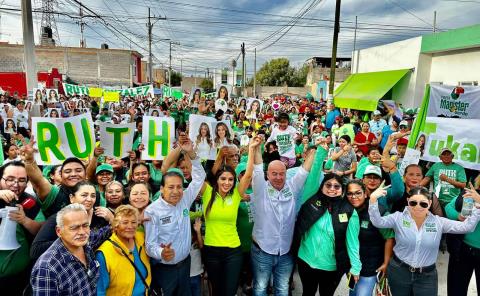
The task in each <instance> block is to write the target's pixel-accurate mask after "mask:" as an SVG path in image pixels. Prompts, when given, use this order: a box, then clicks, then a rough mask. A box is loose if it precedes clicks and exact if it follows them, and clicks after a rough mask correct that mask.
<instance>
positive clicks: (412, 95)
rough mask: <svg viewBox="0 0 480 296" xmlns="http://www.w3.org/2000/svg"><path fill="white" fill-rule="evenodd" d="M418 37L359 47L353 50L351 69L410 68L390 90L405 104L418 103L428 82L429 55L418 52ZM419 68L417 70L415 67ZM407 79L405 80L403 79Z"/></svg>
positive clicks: (419, 43) (355, 71)
mask: <svg viewBox="0 0 480 296" xmlns="http://www.w3.org/2000/svg"><path fill="white" fill-rule="evenodd" d="M421 45H422V37H416V38H411V39H407V40H402V41H398V42H394V43H390V44H385V45H380V46H375V47H371V48H366V49H361V50H357V51H355V52H353V55H352V73H366V72H378V71H390V70H399V69H410V68H413V69H414V71H413V72H412V73H411V74H410V76H409V77H406V78H407V79H408V80H407V81H402V84H400V85H398V86H396V89H394V90H393V94H394V96H396V97H394V98H393V99H395V100H396V101H398V102H400V103H402V104H403V105H404V106H406V107H412V106H418V105H420V103H421V100H422V98H423V90H424V87H425V83H427V82H428V76H429V74H428V71H429V69H430V68H429V67H428V65H429V63H430V60H429V58H430V57H429V56H428V55H422V56H420V50H421ZM419 69H420V70H419ZM407 82H408V83H407Z"/></svg>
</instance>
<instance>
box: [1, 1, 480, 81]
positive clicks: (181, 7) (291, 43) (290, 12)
mask: <svg viewBox="0 0 480 296" xmlns="http://www.w3.org/2000/svg"><path fill="white" fill-rule="evenodd" d="M79 2H81V3H82V4H83V5H84V6H85V7H86V8H88V9H90V11H88V10H86V9H84V11H83V14H84V15H87V17H84V18H83V21H84V23H85V32H84V34H85V38H86V43H87V47H96V48H98V47H100V45H101V44H102V43H107V44H108V45H109V47H110V48H124V49H133V50H136V51H138V52H140V53H141V54H142V55H143V56H144V60H146V59H147V58H148V37H147V35H148V30H147V25H146V24H147V22H148V8H149V7H150V8H151V15H152V17H153V19H152V22H153V23H154V25H153V31H152V32H153V33H152V35H153V42H152V44H153V45H152V53H153V56H154V59H153V62H154V67H159V68H161V67H162V66H163V67H167V66H168V64H169V47H170V42H173V43H174V44H172V67H173V69H174V70H176V71H180V70H182V72H183V74H185V75H187V76H190V75H192V74H194V73H195V71H196V73H197V75H199V76H203V73H205V72H206V71H207V69H208V70H209V71H211V70H212V69H221V68H225V67H229V64H230V63H231V61H232V59H236V60H237V64H238V65H241V57H239V56H240V46H241V43H242V42H244V43H245V48H246V56H245V59H246V68H247V76H248V77H251V76H252V75H253V72H254V49H255V48H256V50H257V59H256V61H257V62H256V64H257V69H259V68H260V67H261V66H262V64H264V63H265V62H267V61H269V60H270V59H273V58H279V57H286V58H288V59H289V60H290V64H291V65H292V66H295V67H300V66H301V65H302V64H303V63H304V62H305V61H306V60H307V59H309V58H310V57H313V56H319V57H330V56H331V49H332V37H333V24H334V17H335V2H336V1H335V0H236V1H227V0H168V1H161V0H136V1H132V0H56V4H55V7H54V11H56V12H58V13H59V14H56V15H55V19H56V24H57V29H58V33H59V37H60V38H59V39H60V40H59V42H58V41H57V43H59V44H60V45H62V46H78V45H79V40H80V26H79V18H78V16H79V7H80V6H79V4H78V3H79ZM32 5H33V8H34V11H35V10H38V11H41V7H42V2H41V0H32ZM18 9H20V1H18V0H0V41H8V42H10V43H19V44H21V43H23V42H22V23H21V18H20V12H19V11H18ZM434 11H436V12H437V22H436V24H437V26H436V28H437V30H438V31H446V30H449V29H455V28H460V27H465V26H469V25H474V24H477V23H480V17H478V16H479V15H480V0H342V3H341V16H340V21H341V23H340V34H339V42H338V54H337V56H339V57H350V56H351V52H352V50H353V48H354V43H355V48H356V49H362V48H368V47H372V46H376V45H381V44H386V43H390V42H394V41H399V40H404V39H408V38H412V37H416V36H420V35H426V34H431V33H432V30H433V22H434V21H433V19H434ZM94 14H96V17H92V16H93V15H94ZM33 17H34V30H35V43H36V44H37V43H39V32H40V23H41V13H40V12H34V14H33ZM356 17H357V19H358V22H357V26H355V18H356ZM355 27H356V28H357V30H356V39H355V38H354V35H355ZM354 40H355V42H354Z"/></svg>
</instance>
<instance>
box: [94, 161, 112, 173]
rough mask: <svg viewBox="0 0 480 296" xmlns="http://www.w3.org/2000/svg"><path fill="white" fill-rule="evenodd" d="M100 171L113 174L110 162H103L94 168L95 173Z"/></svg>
mask: <svg viewBox="0 0 480 296" xmlns="http://www.w3.org/2000/svg"><path fill="white" fill-rule="evenodd" d="M102 171H107V172H110V173H112V174H113V167H112V166H111V165H110V164H107V163H103V164H101V165H99V166H98V167H97V169H96V170H95V175H97V174H98V173H100V172H102Z"/></svg>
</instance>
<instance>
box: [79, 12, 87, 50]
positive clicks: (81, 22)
mask: <svg viewBox="0 0 480 296" xmlns="http://www.w3.org/2000/svg"><path fill="white" fill-rule="evenodd" d="M84 27H85V24H84V23H83V9H82V6H81V5H80V47H82V48H85V47H87V43H86V42H85V36H84V35H83V33H84V30H85V28H84Z"/></svg>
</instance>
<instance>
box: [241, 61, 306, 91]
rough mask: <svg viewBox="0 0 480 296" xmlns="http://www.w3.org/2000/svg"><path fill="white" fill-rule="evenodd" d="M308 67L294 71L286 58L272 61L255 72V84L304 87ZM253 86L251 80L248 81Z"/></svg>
mask: <svg viewBox="0 0 480 296" xmlns="http://www.w3.org/2000/svg"><path fill="white" fill-rule="evenodd" d="M307 72H308V67H307V66H305V65H304V66H302V67H301V68H299V69H295V68H294V67H291V66H290V61H289V60H288V59H287V58H277V59H272V60H270V61H268V62H266V63H265V64H263V65H262V67H261V68H260V70H259V71H258V72H257V75H256V77H257V84H258V85H264V86H282V85H288V86H304V85H305V83H306V81H307ZM248 84H249V85H250V84H251V85H253V80H250V81H248Z"/></svg>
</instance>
